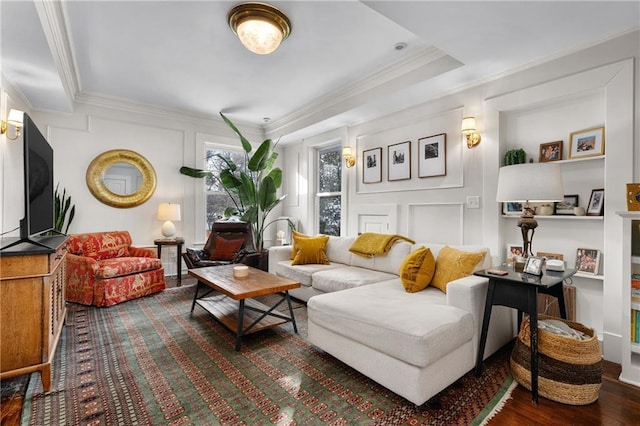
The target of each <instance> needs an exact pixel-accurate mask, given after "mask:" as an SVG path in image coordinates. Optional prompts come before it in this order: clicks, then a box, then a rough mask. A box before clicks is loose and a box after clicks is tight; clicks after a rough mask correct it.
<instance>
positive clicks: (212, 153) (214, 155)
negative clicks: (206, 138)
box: [204, 148, 246, 191]
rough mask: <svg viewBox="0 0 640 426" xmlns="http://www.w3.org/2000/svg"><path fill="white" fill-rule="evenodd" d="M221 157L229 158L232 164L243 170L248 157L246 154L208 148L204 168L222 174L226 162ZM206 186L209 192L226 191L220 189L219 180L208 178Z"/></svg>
mask: <svg viewBox="0 0 640 426" xmlns="http://www.w3.org/2000/svg"><path fill="white" fill-rule="evenodd" d="M219 156H222V157H224V158H227V159H229V160H230V161H231V162H233V163H235V164H238V165H240V166H241V168H242V169H244V168H245V167H244V166H245V161H246V155H245V153H244V152H241V151H224V150H222V149H218V148H207V152H206V159H205V165H204V168H205V169H206V170H210V171H212V172H214V174H216V175H218V174H219V173H220V170H222V169H223V168H226V164H225V162H224V160H222V159H221V158H220V157H219ZM205 184H206V186H207V187H206V190H207V191H224V189H223V188H222V187H220V183H219V181H218V180H217V179H211V178H206V182H205Z"/></svg>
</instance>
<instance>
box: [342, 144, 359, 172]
mask: <svg viewBox="0 0 640 426" xmlns="http://www.w3.org/2000/svg"><path fill="white" fill-rule="evenodd" d="M342 158H344V163H345V166H347V169H350V168H351V167H353V166H355V165H356V157H355V156H354V155H353V153H352V152H351V147H350V146H343V147H342Z"/></svg>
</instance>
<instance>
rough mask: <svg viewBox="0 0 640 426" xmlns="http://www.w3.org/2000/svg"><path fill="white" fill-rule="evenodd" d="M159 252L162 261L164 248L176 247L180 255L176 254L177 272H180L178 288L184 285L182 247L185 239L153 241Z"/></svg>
mask: <svg viewBox="0 0 640 426" xmlns="http://www.w3.org/2000/svg"><path fill="white" fill-rule="evenodd" d="M153 242H154V244H155V245H156V248H157V250H158V259H162V246H176V247H177V250H178V253H177V254H176V262H177V265H176V266H177V271H178V287H180V286H181V285H182V245H183V244H184V238H180V237H176V238H160V239H158V240H154V241H153Z"/></svg>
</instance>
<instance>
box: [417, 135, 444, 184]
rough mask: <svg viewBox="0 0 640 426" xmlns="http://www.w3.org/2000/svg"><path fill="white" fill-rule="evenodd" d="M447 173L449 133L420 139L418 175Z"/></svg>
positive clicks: (423, 176)
mask: <svg viewBox="0 0 640 426" xmlns="http://www.w3.org/2000/svg"><path fill="white" fill-rule="evenodd" d="M446 174H447V134H446V133H440V134H438V135H433V136H427V137H426V138H421V139H418V177H421V178H425V177H434V176H445V175H446Z"/></svg>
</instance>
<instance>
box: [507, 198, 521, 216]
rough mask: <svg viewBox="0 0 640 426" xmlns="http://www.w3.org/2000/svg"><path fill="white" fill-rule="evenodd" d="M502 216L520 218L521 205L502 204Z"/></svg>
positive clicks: (514, 203)
mask: <svg viewBox="0 0 640 426" xmlns="http://www.w3.org/2000/svg"><path fill="white" fill-rule="evenodd" d="M502 214H506V215H511V216H520V215H521V214H522V203H516V202H511V201H510V202H507V203H502Z"/></svg>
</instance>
